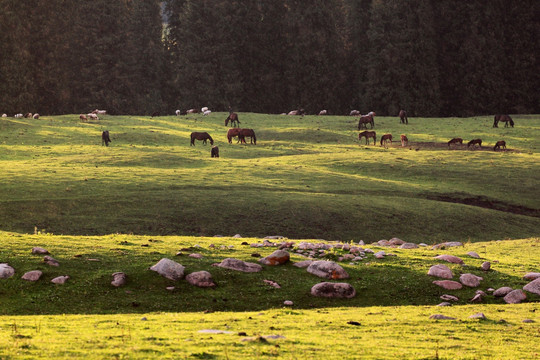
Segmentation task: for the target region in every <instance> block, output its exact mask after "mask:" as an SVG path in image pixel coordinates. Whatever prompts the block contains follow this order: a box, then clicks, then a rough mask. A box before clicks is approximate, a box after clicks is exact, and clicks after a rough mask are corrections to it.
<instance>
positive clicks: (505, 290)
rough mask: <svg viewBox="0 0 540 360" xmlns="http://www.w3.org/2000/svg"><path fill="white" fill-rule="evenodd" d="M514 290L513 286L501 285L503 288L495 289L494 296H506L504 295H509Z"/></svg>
mask: <svg viewBox="0 0 540 360" xmlns="http://www.w3.org/2000/svg"><path fill="white" fill-rule="evenodd" d="M513 290H514V289H512V288H511V287H508V286H504V287H501V288H498V289H497V290H495V291H494V292H493V296H496V297H504V296H506V295H508V294H509V293H510V292H511V291H513Z"/></svg>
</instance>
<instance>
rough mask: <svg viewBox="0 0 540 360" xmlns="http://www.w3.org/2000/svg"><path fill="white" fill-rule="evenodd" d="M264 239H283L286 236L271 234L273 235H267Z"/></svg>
mask: <svg viewBox="0 0 540 360" xmlns="http://www.w3.org/2000/svg"><path fill="white" fill-rule="evenodd" d="M264 239H268V240H281V239H286V237H284V236H281V235H271V236H265V237H264Z"/></svg>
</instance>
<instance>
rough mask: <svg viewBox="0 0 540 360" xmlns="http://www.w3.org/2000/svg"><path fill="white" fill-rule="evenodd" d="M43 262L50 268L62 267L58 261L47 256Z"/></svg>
mask: <svg viewBox="0 0 540 360" xmlns="http://www.w3.org/2000/svg"><path fill="white" fill-rule="evenodd" d="M43 261H44V262H45V264H47V265H50V266H60V263H59V262H58V261H57V260H56V259H53V258H52V257H50V256H49V255H45V257H44V258H43Z"/></svg>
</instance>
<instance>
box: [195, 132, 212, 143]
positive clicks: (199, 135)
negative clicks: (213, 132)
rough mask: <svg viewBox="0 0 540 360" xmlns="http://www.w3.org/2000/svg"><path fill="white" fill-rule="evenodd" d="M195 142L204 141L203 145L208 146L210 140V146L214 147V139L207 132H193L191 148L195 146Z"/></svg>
mask: <svg viewBox="0 0 540 360" xmlns="http://www.w3.org/2000/svg"><path fill="white" fill-rule="evenodd" d="M195 140H202V142H203V144H206V140H210V145H214V139H212V137H211V136H210V134H208V133H207V132H192V133H191V144H190V145H191V146H195Z"/></svg>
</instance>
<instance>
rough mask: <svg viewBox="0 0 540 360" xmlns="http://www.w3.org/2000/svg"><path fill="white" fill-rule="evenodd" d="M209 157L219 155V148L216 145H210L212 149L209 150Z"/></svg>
mask: <svg viewBox="0 0 540 360" xmlns="http://www.w3.org/2000/svg"><path fill="white" fill-rule="evenodd" d="M210 157H213V158H215V157H216V158H218V157H219V148H218V147H217V146H212V150H210Z"/></svg>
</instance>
